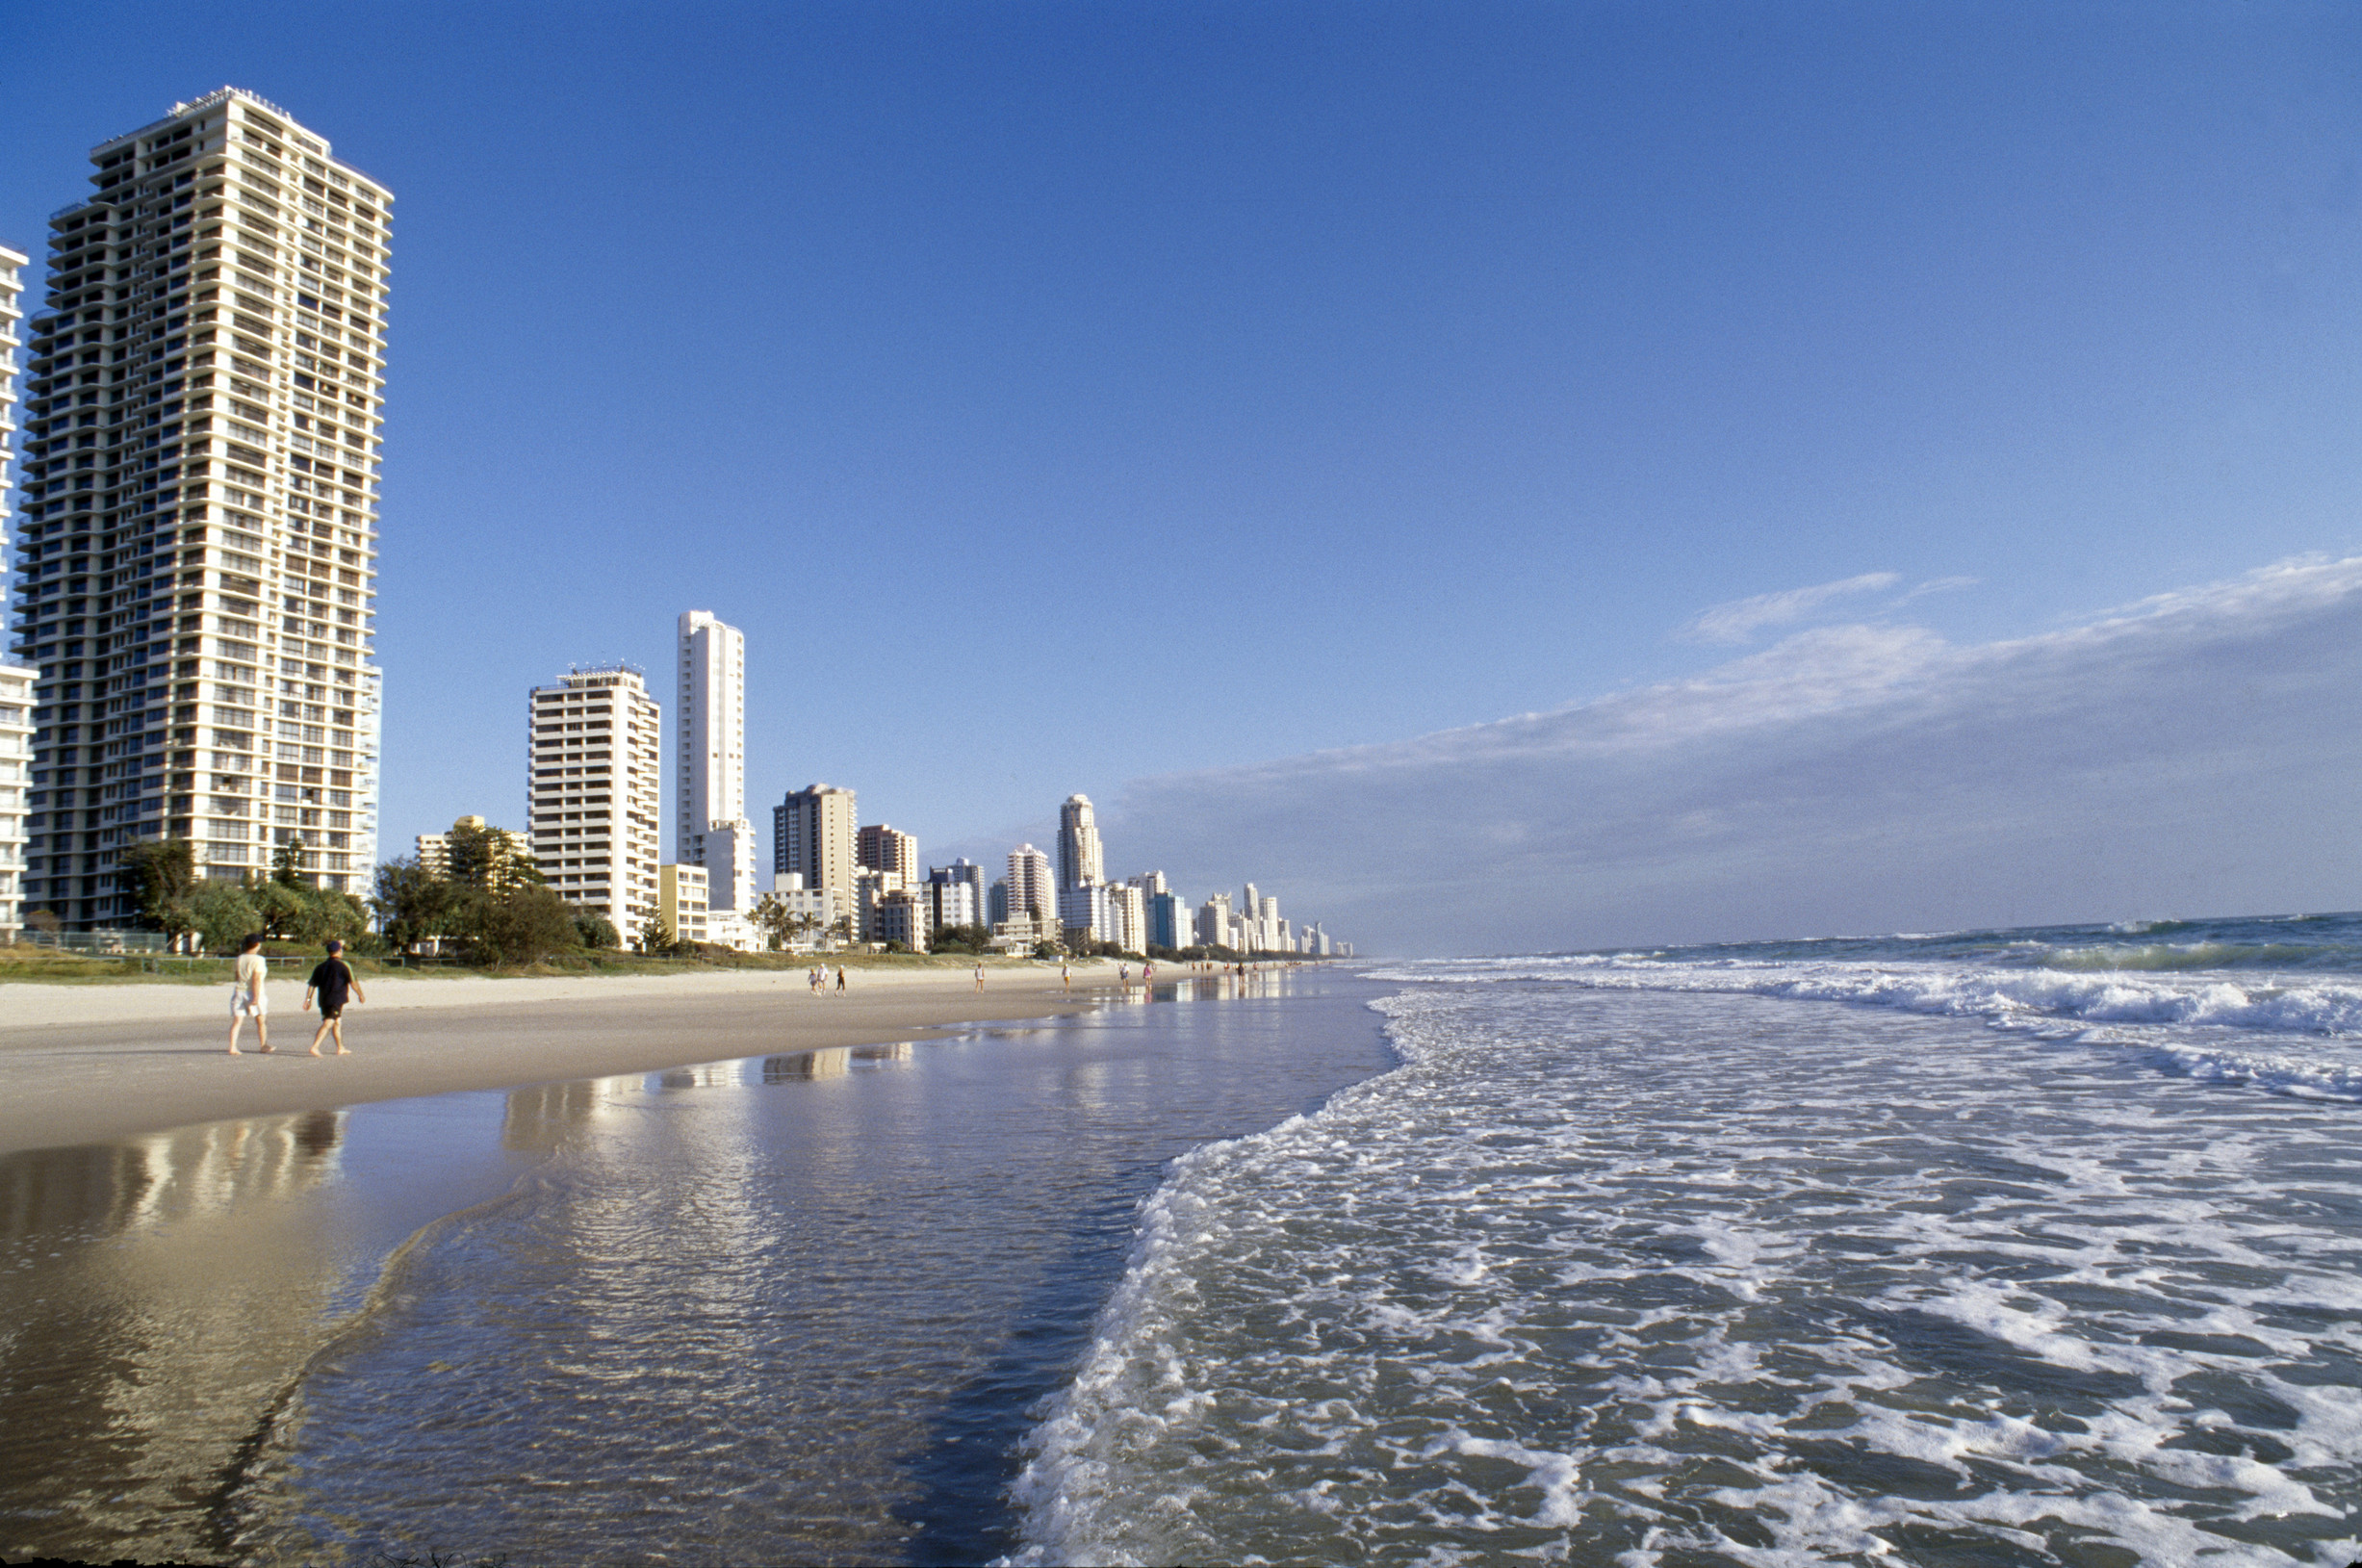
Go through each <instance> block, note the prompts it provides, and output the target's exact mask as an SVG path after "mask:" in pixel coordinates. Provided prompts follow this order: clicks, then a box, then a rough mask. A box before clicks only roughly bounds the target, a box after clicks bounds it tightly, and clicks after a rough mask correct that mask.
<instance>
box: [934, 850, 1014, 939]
mask: <svg viewBox="0 0 2362 1568" xmlns="http://www.w3.org/2000/svg"><path fill="white" fill-rule="evenodd" d="M926 891H927V898H928V906H929V907H928V915H929V917H930V918H931V919H932V920H933V921H934V922H935V929H936V930H937V931H940V930H942V929H943V928H944V927H945V926H980V925H984V924H986V923H987V921H988V915H987V910H986V894H985V880H984V867H983V866H981V865H978V864H977V863H976V862H975V861H970V860H964V859H963V860H957V861H952V862H951V864H949V865H938V866H937V867H935V868H934V869H933V870H931V871H929V872H928V873H927V888H926ZM1002 918H1004V919H1006V918H1007V916H1006V915H1004V916H1002Z"/></svg>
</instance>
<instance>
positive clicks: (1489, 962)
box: [1017, 915, 2362, 1568]
mask: <svg viewBox="0 0 2362 1568" xmlns="http://www.w3.org/2000/svg"><path fill="white" fill-rule="evenodd" d="M1369 973H1370V977H1371V978H1372V979H1374V980H1376V981H1379V982H1383V983H1385V984H1387V985H1389V986H1390V987H1391V988H1393V989H1392V990H1391V991H1390V993H1389V994H1387V995H1386V996H1384V997H1382V998H1379V999H1377V1000H1376V1001H1375V1002H1374V1006H1375V1007H1376V1008H1377V1009H1378V1010H1379V1011H1380V1012H1381V1013H1382V1014H1383V1015H1385V1017H1386V1019H1387V1026H1388V1031H1389V1034H1390V1037H1391V1039H1392V1041H1393V1043H1394V1045H1395V1046H1396V1047H1397V1049H1398V1050H1399V1052H1400V1053H1401V1055H1402V1057H1403V1063H1402V1065H1401V1066H1400V1067H1398V1068H1396V1069H1395V1070H1393V1071H1391V1072H1389V1073H1386V1074H1383V1075H1380V1076H1377V1077H1374V1078H1372V1079H1370V1080H1367V1081H1365V1082H1363V1083H1360V1084H1358V1085H1355V1086H1353V1087H1351V1088H1348V1089H1347V1090H1345V1091H1343V1092H1340V1093H1338V1094H1337V1095H1336V1096H1334V1097H1333V1098H1332V1099H1331V1100H1330V1101H1329V1102H1328V1103H1327V1104H1325V1105H1324V1106H1322V1108H1321V1109H1320V1110H1319V1111H1317V1112H1313V1113H1311V1114H1308V1115H1305V1116H1301V1117H1297V1118H1291V1119H1290V1120H1288V1121H1287V1122H1285V1123H1283V1124H1281V1125H1279V1126H1277V1127H1275V1128H1272V1129H1271V1130H1269V1131H1267V1132H1263V1133H1259V1134H1257V1135H1255V1136H1252V1137H1249V1138H1245V1139H1240V1140H1235V1141H1232V1142H1229V1143H1225V1144H1219V1145H1213V1146H1209V1147H1206V1148H1202V1149H1199V1150H1196V1151H1194V1152H1193V1153H1192V1154H1190V1155H1189V1156H1188V1157H1186V1158H1185V1159H1183V1160H1182V1161H1181V1162H1180V1163H1179V1164H1178V1166H1177V1167H1176V1169H1175V1170H1174V1171H1173V1172H1172V1174H1171V1175H1170V1176H1169V1177H1168V1180H1167V1181H1166V1182H1165V1183H1164V1184H1163V1185H1162V1186H1160V1188H1159V1189H1158V1191H1157V1192H1156V1194H1155V1195H1154V1196H1153V1197H1152V1198H1151V1199H1150V1201H1149V1202H1148V1204H1147V1206H1146V1209H1145V1211H1144V1214H1143V1219H1142V1232H1141V1236H1140V1239H1139V1241H1138V1243H1137V1245H1136V1247H1135V1249H1134V1252H1133V1255H1132V1258H1131V1261H1130V1263H1129V1265H1128V1267H1127V1270H1126V1272H1125V1275H1124V1278H1123V1281H1122V1283H1121V1284H1120V1285H1119V1286H1118V1288H1117V1294H1116V1296H1115V1298H1113V1300H1112V1301H1111V1304H1110V1306H1109V1307H1108V1308H1107V1310H1106V1312H1105V1313H1104V1315H1103V1317H1102V1320H1101V1323H1100V1326H1099V1331H1098V1334H1097V1336H1096V1339H1095V1342H1094V1344H1093V1346H1092V1349H1091V1352H1090V1355H1089V1357H1088V1359H1087V1360H1086V1362H1085V1364H1084V1366H1083V1368H1082V1369H1081V1371H1080V1372H1079V1374H1078V1375H1077V1376H1076V1378H1075V1380H1074V1381H1073V1383H1072V1384H1071V1385H1070V1386H1069V1387H1068V1388H1067V1389H1066V1390H1065V1392H1064V1393H1062V1394H1061V1395H1060V1396H1058V1398H1057V1401H1055V1405H1054V1407H1053V1408H1052V1409H1051V1410H1050V1411H1049V1412H1048V1413H1047V1414H1046V1416H1045V1419H1044V1420H1043V1421H1042V1422H1041V1423H1040V1424H1039V1425H1038V1427H1036V1429H1035V1430H1034V1431H1033V1432H1032V1433H1030V1434H1029V1436H1028V1438H1027V1447H1028V1452H1029V1456H1030V1457H1029V1463H1028V1466H1027V1468H1026V1470H1025V1472H1024V1474H1023V1476H1022V1478H1020V1480H1019V1482H1018V1487H1017V1491H1018V1495H1019V1497H1020V1499H1021V1500H1022V1504H1023V1507H1024V1533H1025V1537H1026V1541H1027V1546H1026V1548H1025V1549H1024V1550H1023V1552H1022V1553H1021V1554H1020V1555H1019V1557H1018V1560H1020V1561H1028V1562H1141V1563H1156V1562H1211V1561H1225V1562H1302V1563H1312V1562H1346V1561H1372V1562H1399V1563H1413V1562H1417V1563H1460V1562H1499V1563H1512V1562H1520V1563H1522V1562H1577V1563H1611V1562H1612V1563H1619V1564H1633V1565H1637V1564H1651V1563H1665V1564H1675V1563H1709V1562H1712V1563H1727V1562H1741V1563H1792V1564H1805V1563H1828V1562H1851V1563H1871V1562H1906V1563H1931V1564H1932V1563H1958V1564H1971V1563H1973V1564H1997V1565H1998V1564H2021V1563H2022V1564H2033V1563H2072V1564H2094V1565H2097V1564H2109V1565H2114V1564H2131V1563H2225V1564H2227V1563H2290V1562H2298V1563H2318V1564H2324V1565H2328V1564H2335V1565H2339V1568H2343V1565H2345V1564H2348V1563H2350V1562H2353V1561H2355V1560H2356V1558H2357V1557H2358V1556H2362V1529H2358V1528H2357V1527H2358V1525H2362V1103H2357V1102H2358V1101H2362V1041H2358V1040H2357V1032H2358V1031H2362V918H2358V917H2355V916H2351V915H2341V916H2333V917H2326V918H2308V919H2288V920H2235V921H2218V922H2190V923H2155V924H2146V925H2142V926H2138V927H2105V928H2103V927H2073V928H2060V929H2048V930H2034V931H2009V932H1982V933H1965V934H1952V935H1944V936H1908V937H1892V938H1873V939H1859V940H1830V941H1811V942H1784V943H1764V944H1752V945H1733V946H1719V947H1706V948H1689V949H1675V950H1662V951H1634V952H1620V953H1595V954H1572V955H1564V956H1556V957H1547V958H1506V959H1485V960H1472V961H1456V962H1436V963H1420V964H1392V965H1380V966H1376V967H1374V968H1373V969H1371V970H1370V971H1369Z"/></svg>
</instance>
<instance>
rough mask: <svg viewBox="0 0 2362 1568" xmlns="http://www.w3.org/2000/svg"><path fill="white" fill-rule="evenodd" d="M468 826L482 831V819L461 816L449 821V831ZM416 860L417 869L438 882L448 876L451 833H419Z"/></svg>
mask: <svg viewBox="0 0 2362 1568" xmlns="http://www.w3.org/2000/svg"><path fill="white" fill-rule="evenodd" d="M468 828H474V829H475V831H476V832H477V833H481V832H483V831H484V819H483V818H482V817H480V816H463V817H455V818H453V819H452V821H451V833H458V832H460V831H462V830H464V829H468ZM418 861H419V869H420V870H422V871H424V872H425V873H426V874H427V875H429V876H431V877H433V878H434V879H435V880H437V881H438V882H439V881H441V880H442V879H444V878H445V877H448V876H449V875H450V874H451V835H450V834H449V833H423V834H420V835H419V836H418Z"/></svg>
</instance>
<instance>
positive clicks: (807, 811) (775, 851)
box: [771, 784, 860, 907]
mask: <svg viewBox="0 0 2362 1568" xmlns="http://www.w3.org/2000/svg"><path fill="white" fill-rule="evenodd" d="M855 806H856V798H855V796H854V792H853V791H852V790H850V789H832V788H831V787H830V786H828V785H827V784H811V785H809V786H808V787H806V788H803V789H799V790H797V791H796V792H795V793H793V794H791V795H789V796H788V797H787V798H786V799H785V800H784V801H782V802H781V803H780V804H779V805H777V806H774V807H773V808H771V870H772V873H773V875H775V876H787V875H794V876H800V877H802V878H803V879H804V886H805V887H808V888H811V889H813V890H818V889H821V888H827V889H829V890H831V891H833V892H834V893H835V894H836V899H837V903H838V905H839V906H840V907H846V906H850V904H851V902H852V899H853V887H854V880H853V879H854V872H855V871H856V870H857V869H858V868H859V866H860V861H859V859H858V858H857V857H856V854H855V849H854V841H855V834H856V830H855V827H854V810H855Z"/></svg>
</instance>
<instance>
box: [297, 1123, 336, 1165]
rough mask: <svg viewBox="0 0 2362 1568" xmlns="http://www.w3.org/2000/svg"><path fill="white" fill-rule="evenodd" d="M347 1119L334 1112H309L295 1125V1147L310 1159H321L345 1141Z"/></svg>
mask: <svg viewBox="0 0 2362 1568" xmlns="http://www.w3.org/2000/svg"><path fill="white" fill-rule="evenodd" d="M344 1137H345V1118H342V1117H340V1116H338V1115H337V1114H336V1113H335V1112H334V1111H307V1112H305V1113H304V1115H303V1117H302V1118H300V1119H299V1120H297V1121H296V1123H295V1147H296V1148H297V1149H298V1150H299V1151H301V1152H302V1153H303V1155H304V1156H305V1157H306V1158H308V1159H314V1160H317V1159H319V1158H320V1157H321V1155H323V1154H326V1153H328V1152H329V1151H331V1150H332V1149H334V1148H335V1147H336V1145H337V1144H339V1143H341V1142H342V1141H343V1140H344Z"/></svg>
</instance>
